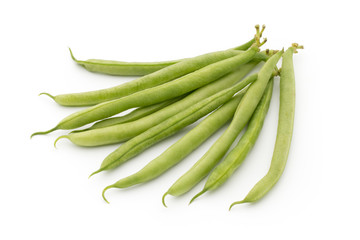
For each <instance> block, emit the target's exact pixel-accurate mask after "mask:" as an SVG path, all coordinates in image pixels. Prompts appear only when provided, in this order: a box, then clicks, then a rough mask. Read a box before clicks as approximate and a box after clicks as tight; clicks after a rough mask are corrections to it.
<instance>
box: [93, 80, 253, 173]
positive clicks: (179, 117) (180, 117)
mask: <svg viewBox="0 0 360 240" xmlns="http://www.w3.org/2000/svg"><path fill="white" fill-rule="evenodd" d="M233 74H235V73H232V74H231V75H233ZM256 78H257V74H253V75H251V76H249V77H247V78H245V79H244V80H243V81H241V82H239V83H237V84H236V85H234V86H233V87H230V88H227V89H225V90H222V91H221V92H218V93H216V94H214V95H212V96H210V97H208V98H206V99H204V100H202V101H200V102H198V103H196V104H194V105H193V106H191V107H189V108H187V109H185V110H184V111H181V112H179V113H178V114H176V115H174V116H173V117H171V118H168V119H167V120H165V121H163V122H162V123H160V124H158V125H156V126H154V127H152V128H150V129H148V130H147V131H145V132H143V133H141V134H140V135H138V136H136V137H134V138H132V139H130V140H129V141H127V142H126V143H124V144H123V145H121V146H120V147H119V148H118V149H116V150H115V151H114V152H112V153H111V154H110V155H109V156H107V157H106V158H105V160H104V161H103V162H102V164H101V166H100V169H99V170H97V171H95V172H94V173H92V174H91V175H94V174H95V173H99V172H101V171H104V170H109V169H112V168H115V167H117V166H118V165H120V164H121V163H123V162H125V161H127V160H128V159H130V158H131V157H133V156H135V155H137V154H139V153H140V152H142V151H144V150H145V149H146V148H148V147H150V146H151V145H153V144H155V143H157V142H159V141H160V140H162V139H164V138H165V137H168V136H170V135H172V134H174V133H176V132H177V131H179V130H180V129H182V128H184V127H186V126H188V125H189V124H192V123H194V122H195V121H197V120H198V119H200V118H201V117H203V116H205V115H206V114H208V113H210V112H211V111H213V110H214V109H216V108H217V107H219V106H220V105H222V104H224V103H225V102H227V101H229V100H230V99H231V97H232V96H233V95H234V94H235V93H236V92H238V91H240V90H241V89H243V88H244V87H246V86H247V85H249V84H250V83H252V82H253V81H255V79H256ZM242 94H243V92H242ZM91 175H90V176H91Z"/></svg>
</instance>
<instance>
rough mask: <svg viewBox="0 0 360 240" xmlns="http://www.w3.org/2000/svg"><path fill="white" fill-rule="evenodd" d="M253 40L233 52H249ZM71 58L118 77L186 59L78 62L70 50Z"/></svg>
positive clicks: (166, 65)
mask: <svg viewBox="0 0 360 240" xmlns="http://www.w3.org/2000/svg"><path fill="white" fill-rule="evenodd" d="M254 41H255V40H254V39H251V40H250V41H248V42H247V43H244V44H243V45H241V46H238V47H235V48H233V50H242V51H244V50H247V49H248V48H249V47H251V45H252V44H253V43H254ZM69 51H70V55H71V58H72V59H73V60H74V61H75V62H76V63H77V64H79V65H80V66H82V67H84V68H85V69H86V70H88V71H90V72H97V73H104V74H109V75H116V76H144V75H147V74H150V73H153V72H156V71H158V70H160V69H162V68H164V67H168V66H170V65H173V64H175V63H178V62H180V61H183V60H184V59H179V60H170V61H161V62H123V61H112V60H102V59H88V60H86V61H82V60H77V59H76V58H75V57H74V55H73V53H72V51H71V49H70V48H69Z"/></svg>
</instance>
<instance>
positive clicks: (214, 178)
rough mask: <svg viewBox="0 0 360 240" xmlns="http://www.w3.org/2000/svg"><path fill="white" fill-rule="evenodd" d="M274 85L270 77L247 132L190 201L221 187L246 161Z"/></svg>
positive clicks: (266, 109)
mask: <svg viewBox="0 0 360 240" xmlns="http://www.w3.org/2000/svg"><path fill="white" fill-rule="evenodd" d="M273 86H274V81H273V79H270V81H269V83H268V85H267V87H266V89H265V92H264V95H263V96H262V98H261V100H260V102H259V104H258V106H257V107H256V109H255V112H254V114H253V116H252V117H251V119H250V121H249V124H248V127H247V129H246V132H245V133H244V135H243V136H241V139H240V140H239V142H238V144H237V145H236V147H235V148H234V149H233V150H231V152H230V153H229V154H228V155H227V156H226V157H225V159H224V160H223V161H222V162H221V163H220V164H219V165H217V166H216V167H215V169H214V170H213V171H212V172H211V173H210V175H209V178H208V179H207V181H206V183H205V186H204V188H203V190H202V191H201V192H199V193H198V194H196V195H195V196H194V197H193V198H192V199H191V201H190V203H191V202H193V201H194V200H195V199H196V198H198V197H199V196H200V195H202V194H204V193H205V192H207V191H209V190H215V189H216V188H218V187H220V186H221V185H222V184H223V183H224V182H225V181H226V180H227V179H228V178H229V177H230V176H231V175H232V174H233V173H234V171H235V170H236V169H237V168H238V167H239V166H240V165H241V163H242V162H243V161H244V159H245V158H246V156H247V154H248V153H249V152H250V150H251V149H252V148H253V146H254V144H255V142H256V139H257V138H258V136H259V134H260V131H261V129H262V126H263V124H264V120H265V117H266V114H267V112H268V109H269V105H270V101H271V96H272V91H273Z"/></svg>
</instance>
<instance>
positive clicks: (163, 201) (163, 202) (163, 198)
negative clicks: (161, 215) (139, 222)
mask: <svg viewBox="0 0 360 240" xmlns="http://www.w3.org/2000/svg"><path fill="white" fill-rule="evenodd" d="M168 194H169V193H168V192H166V193H165V194H164V195H163V196H162V198H161V201H162V204H163V205H164V207H166V208H167V205H166V203H165V197H166V196H167V195H168Z"/></svg>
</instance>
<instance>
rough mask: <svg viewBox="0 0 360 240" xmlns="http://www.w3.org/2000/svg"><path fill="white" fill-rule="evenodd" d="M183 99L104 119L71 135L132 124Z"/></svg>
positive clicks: (178, 98)
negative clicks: (122, 124)
mask: <svg viewBox="0 0 360 240" xmlns="http://www.w3.org/2000/svg"><path fill="white" fill-rule="evenodd" d="M183 97H184V96H180V97H177V98H173V99H170V100H167V101H165V102H161V103H157V104H154V105H150V106H146V107H140V108H136V109H135V110H133V111H132V112H130V113H129V114H126V115H124V116H120V117H112V118H107V119H104V120H101V121H98V122H96V123H94V124H93V125H92V126H91V127H89V128H86V129H82V130H75V131H72V132H71V133H79V132H85V131H88V130H92V129H99V128H105V127H110V126H114V125H117V124H121V123H128V122H132V121H135V120H138V119H140V118H143V117H146V116H148V115H150V114H152V113H154V112H157V111H159V110H161V109H163V108H165V107H167V106H169V105H171V104H173V103H174V102H177V101H179V100H181V99H182V98H183Z"/></svg>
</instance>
